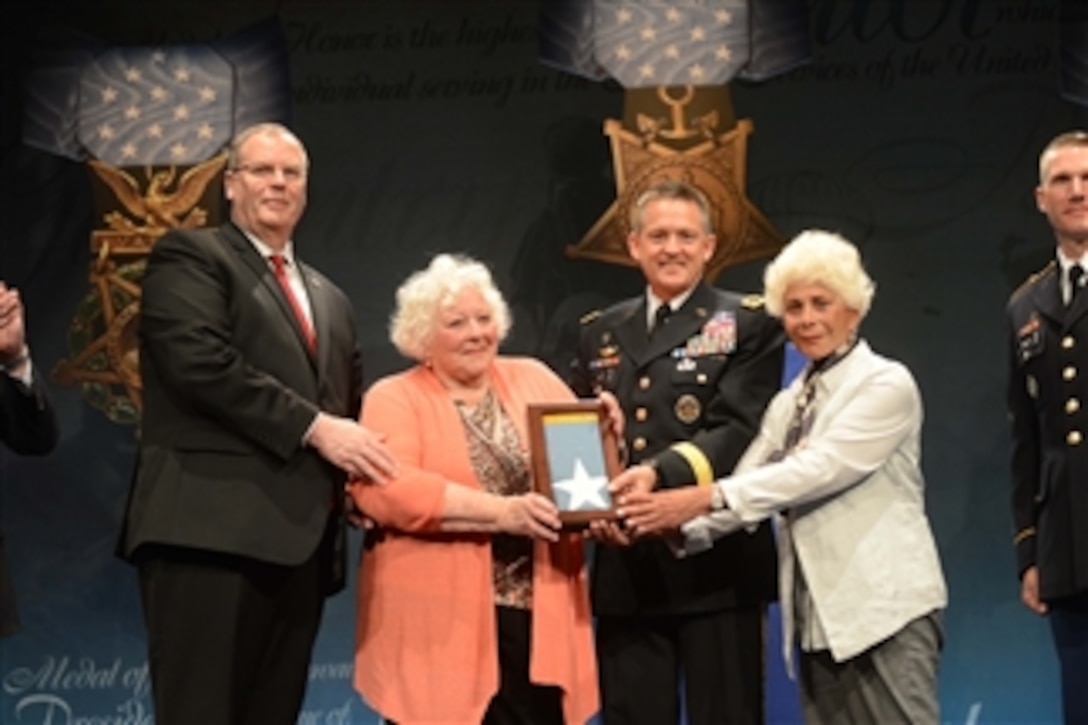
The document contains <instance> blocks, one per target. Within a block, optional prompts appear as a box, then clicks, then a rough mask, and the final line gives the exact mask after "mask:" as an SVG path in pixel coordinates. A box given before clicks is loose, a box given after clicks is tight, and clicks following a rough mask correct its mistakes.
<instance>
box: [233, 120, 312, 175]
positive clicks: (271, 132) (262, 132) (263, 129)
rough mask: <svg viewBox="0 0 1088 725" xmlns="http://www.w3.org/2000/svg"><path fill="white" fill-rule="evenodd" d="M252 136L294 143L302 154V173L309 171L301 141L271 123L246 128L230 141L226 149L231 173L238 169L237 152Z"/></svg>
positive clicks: (307, 159) (284, 127) (304, 148)
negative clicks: (274, 138)
mask: <svg viewBox="0 0 1088 725" xmlns="http://www.w3.org/2000/svg"><path fill="white" fill-rule="evenodd" d="M254 136H281V137H282V138H285V139H287V140H288V141H292V142H294V143H295V144H296V145H298V148H299V150H300V151H301V152H302V167H303V171H309V169H310V156H309V154H307V153H306V147H305V146H303V145H302V141H300V140H299V138H298V136H296V135H295V134H294V133H292V131H291V129H289V128H287V127H286V126H284V125H283V124H282V123H272V122H267V123H256V124H254V125H252V126H247V127H246V128H244V129H242V130H241V131H239V132H238V134H237V135H236V136H235V137H234V138H233V139H231V142H230V147H229V148H228V149H227V169H228V170H231V171H233V170H234V169H237V168H238V151H239V149H241V148H242V144H244V143H245V142H246V141H248V140H249V139H251V138H253V137H254Z"/></svg>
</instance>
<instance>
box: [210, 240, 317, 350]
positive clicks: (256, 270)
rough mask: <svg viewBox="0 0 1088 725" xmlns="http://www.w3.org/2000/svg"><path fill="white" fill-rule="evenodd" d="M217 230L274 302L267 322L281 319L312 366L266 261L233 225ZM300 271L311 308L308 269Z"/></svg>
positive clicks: (315, 314)
mask: <svg viewBox="0 0 1088 725" xmlns="http://www.w3.org/2000/svg"><path fill="white" fill-rule="evenodd" d="M220 230H221V233H222V236H223V239H224V240H226V242H227V243H228V244H229V245H230V247H231V248H232V249H234V251H235V252H236V253H237V254H238V257H239V258H240V259H241V260H242V262H243V263H244V264H245V265H246V266H247V267H249V268H250V269H251V270H252V271H253V274H254V275H255V276H256V277H257V279H259V280H260V281H261V284H262V285H264V287H265V288H266V289H267V290H268V293H269V294H270V295H271V296H272V299H273V300H275V303H276V304H275V307H270V308H269V320H270V321H275V320H276V319H277V316H279V318H282V320H283V323H284V324H286V325H290V326H291V329H292V330H294V332H295V338H296V339H297V340H298V344H299V347H300V348H301V351H302V353H303V354H304V355H305V356H306V357H307V359H309V360H310V363H311V365H313V364H314V363H315V360H314V359H313V357H312V356H311V355H310V353H309V350H308V349H307V347H306V335H305V334H303V332H302V328H301V327H299V324H298V319H297V318H296V317H295V312H294V310H293V309H291V303H290V302H288V301H287V296H286V295H285V294H284V293H283V288H282V287H280V283H279V282H277V281H276V275H275V274H274V273H273V272H272V267H271V266H270V265H269V263H268V260H267V259H265V258H264V257H262V256H261V254H260V253H259V252H258V251H257V250H256V248H254V246H253V244H252V243H251V242H250V241H249V239H247V238H246V235H245V234H244V233H243V232H242V230H241V229H239V228H238V227H236V226H234V225H233V224H224V225H223V226H222V227H220ZM295 263H296V264H300V265H301V262H299V261H298V257H297V256H296V257H295ZM300 269H303V270H304V274H303V275H302V279H303V283H304V284H305V285H306V287H307V289H306V292H307V294H308V295H310V300H311V302H310V304H311V306H313V305H314V302H313V299H314V296H313V294H312V289H313V288H312V286H311V285H310V280H308V279H307V277H308V276H311V275H309V274H307V273H305V272H308V271H309V270H306V269H305V268H304V267H300ZM313 314H314V317H315V321H316V317H317V313H316V310H315V311H314V312H313ZM323 317H325V318H326V319H327V318H328V315H323ZM326 332H327V331H326ZM317 335H318V337H317V340H318V342H317V348H318V352H320V350H321V332H320V330H318V332H317Z"/></svg>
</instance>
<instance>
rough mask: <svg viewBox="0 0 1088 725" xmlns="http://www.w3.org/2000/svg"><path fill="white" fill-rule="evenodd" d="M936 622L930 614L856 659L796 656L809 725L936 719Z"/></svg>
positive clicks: (912, 723)
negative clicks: (797, 657)
mask: <svg viewBox="0 0 1088 725" xmlns="http://www.w3.org/2000/svg"><path fill="white" fill-rule="evenodd" d="M941 641H942V634H941V622H940V614H939V613H938V612H930V613H929V614H927V615H925V616H924V617H919V618H918V619H915V620H913V621H911V622H910V623H908V624H907V625H906V626H905V627H903V629H901V630H899V631H898V632H896V633H895V634H894V635H892V636H891V637H889V638H888V639H886V640H884V641H883V642H881V643H880V644H877V645H875V646H873V647H871V648H869V649H868V650H866V651H864V652H862V653H861V654H859V655H857V656H855V657H851V658H850V659H848V660H844V661H842V662H836V661H835V660H834V659H833V658H832V657H831V653H830V652H828V651H827V650H820V651H818V652H802V653H801V656H800V675H801V683H800V684H801V710H802V712H803V713H804V716H805V722H806V723H808V725H820V724H821V723H828V725H831V724H834V725H843V724H846V723H858V724H859V725H868V724H869V723H881V725H894V724H895V723H904V724H905V725H929V724H934V725H935V724H936V723H937V722H938V719H939V714H940V713H939V706H938V702H937V664H938V659H939V656H940V650H941Z"/></svg>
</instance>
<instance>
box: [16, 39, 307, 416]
mask: <svg viewBox="0 0 1088 725" xmlns="http://www.w3.org/2000/svg"><path fill="white" fill-rule="evenodd" d="M27 87H28V89H27V104H26V114H25V123H24V135H23V140H24V142H25V143H27V144H28V145H30V146H35V147H37V148H39V149H42V150H45V151H47V152H50V153H54V154H57V155H60V156H65V157H67V158H71V159H74V160H78V161H82V162H85V163H86V164H87V167H88V170H89V172H90V173H89V179H90V183H91V186H92V193H93V198H94V226H93V228H92V229H91V231H90V262H89V265H88V287H89V289H88V292H87V294H86V295H85V296H84V298H83V299H82V301H81V302H80V304H79V306H78V308H77V309H76V310H75V312H74V317H73V319H72V322H71V325H70V326H69V329H68V340H67V342H68V356H67V357H66V358H64V359H62V360H61V361H60V362H59V363H57V365H56V367H55V368H54V369H53V371H52V378H53V379H54V380H55V381H57V382H59V383H61V384H63V385H75V386H79V387H80V389H81V391H82V394H83V396H84V399H85V400H86V401H87V402H88V403H90V404H91V405H92V406H94V407H95V408H97V409H99V410H101V411H102V412H103V413H104V414H105V415H106V416H107V417H108V418H109V419H110V420H112V421H114V422H115V423H122V424H135V423H137V422H138V421H139V417H140V407H141V396H140V391H141V385H140V376H139V359H138V354H139V353H138V347H137V338H136V329H137V323H138V320H139V310H140V282H141V280H142V278H143V272H144V268H145V266H146V262H147V255H148V252H150V250H151V247H152V245H153V244H154V243H155V241H156V240H157V239H158V238H159V237H161V236H162V235H163V234H165V233H166V232H167V231H169V230H171V229H177V228H193V227H201V226H205V225H215V224H219V223H220V221H221V220H222V215H223V206H224V202H223V184H222V179H223V176H222V172H223V168H224V166H225V165H226V161H227V154H226V151H225V149H226V147H227V145H228V144H229V142H230V139H231V138H232V137H233V136H234V134H235V133H236V132H237V131H238V130H240V129H242V128H245V127H246V126H249V125H251V124H253V123H257V122H259V121H269V120H279V121H282V120H285V119H286V117H287V112H288V110H289V98H290V96H289V75H288V66H287V51H286V43H285V41H284V38H283V33H282V30H281V28H280V26H279V24H278V23H277V22H274V21H269V22H266V23H261V24H258V25H256V26H253V27H251V28H249V29H246V30H244V31H242V32H240V33H237V34H235V35H232V36H230V37H228V38H226V39H224V40H223V41H220V42H217V43H214V44H190V45H170V46H155V47H105V46H101V45H100V44H98V43H96V42H95V41H93V40H80V41H78V42H77V43H76V44H74V45H73V46H70V47H65V48H54V49H52V50H51V51H49V52H47V53H46V54H45V55H44V56H43V58H42V60H41V61H40V63H39V64H38V66H37V67H36V68H35V69H34V70H33V71H32V72H31V74H30V75H29V78H28V83H27Z"/></svg>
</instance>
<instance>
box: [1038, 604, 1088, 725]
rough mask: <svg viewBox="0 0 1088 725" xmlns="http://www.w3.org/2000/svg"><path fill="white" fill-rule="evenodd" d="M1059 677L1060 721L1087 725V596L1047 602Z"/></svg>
mask: <svg viewBox="0 0 1088 725" xmlns="http://www.w3.org/2000/svg"><path fill="white" fill-rule="evenodd" d="M1047 604H1048V606H1049V607H1050V613H1049V614H1048V615H1047V618H1048V619H1049V620H1050V631H1051V634H1052V635H1053V637H1054V647H1055V649H1057V651H1058V662H1059V664H1060V665H1061V676H1062V717H1063V718H1064V719H1065V722H1067V723H1088V592H1081V593H1079V594H1076V595H1074V596H1072V597H1063V598H1061V599H1055V600H1052V601H1050V602H1047Z"/></svg>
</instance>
